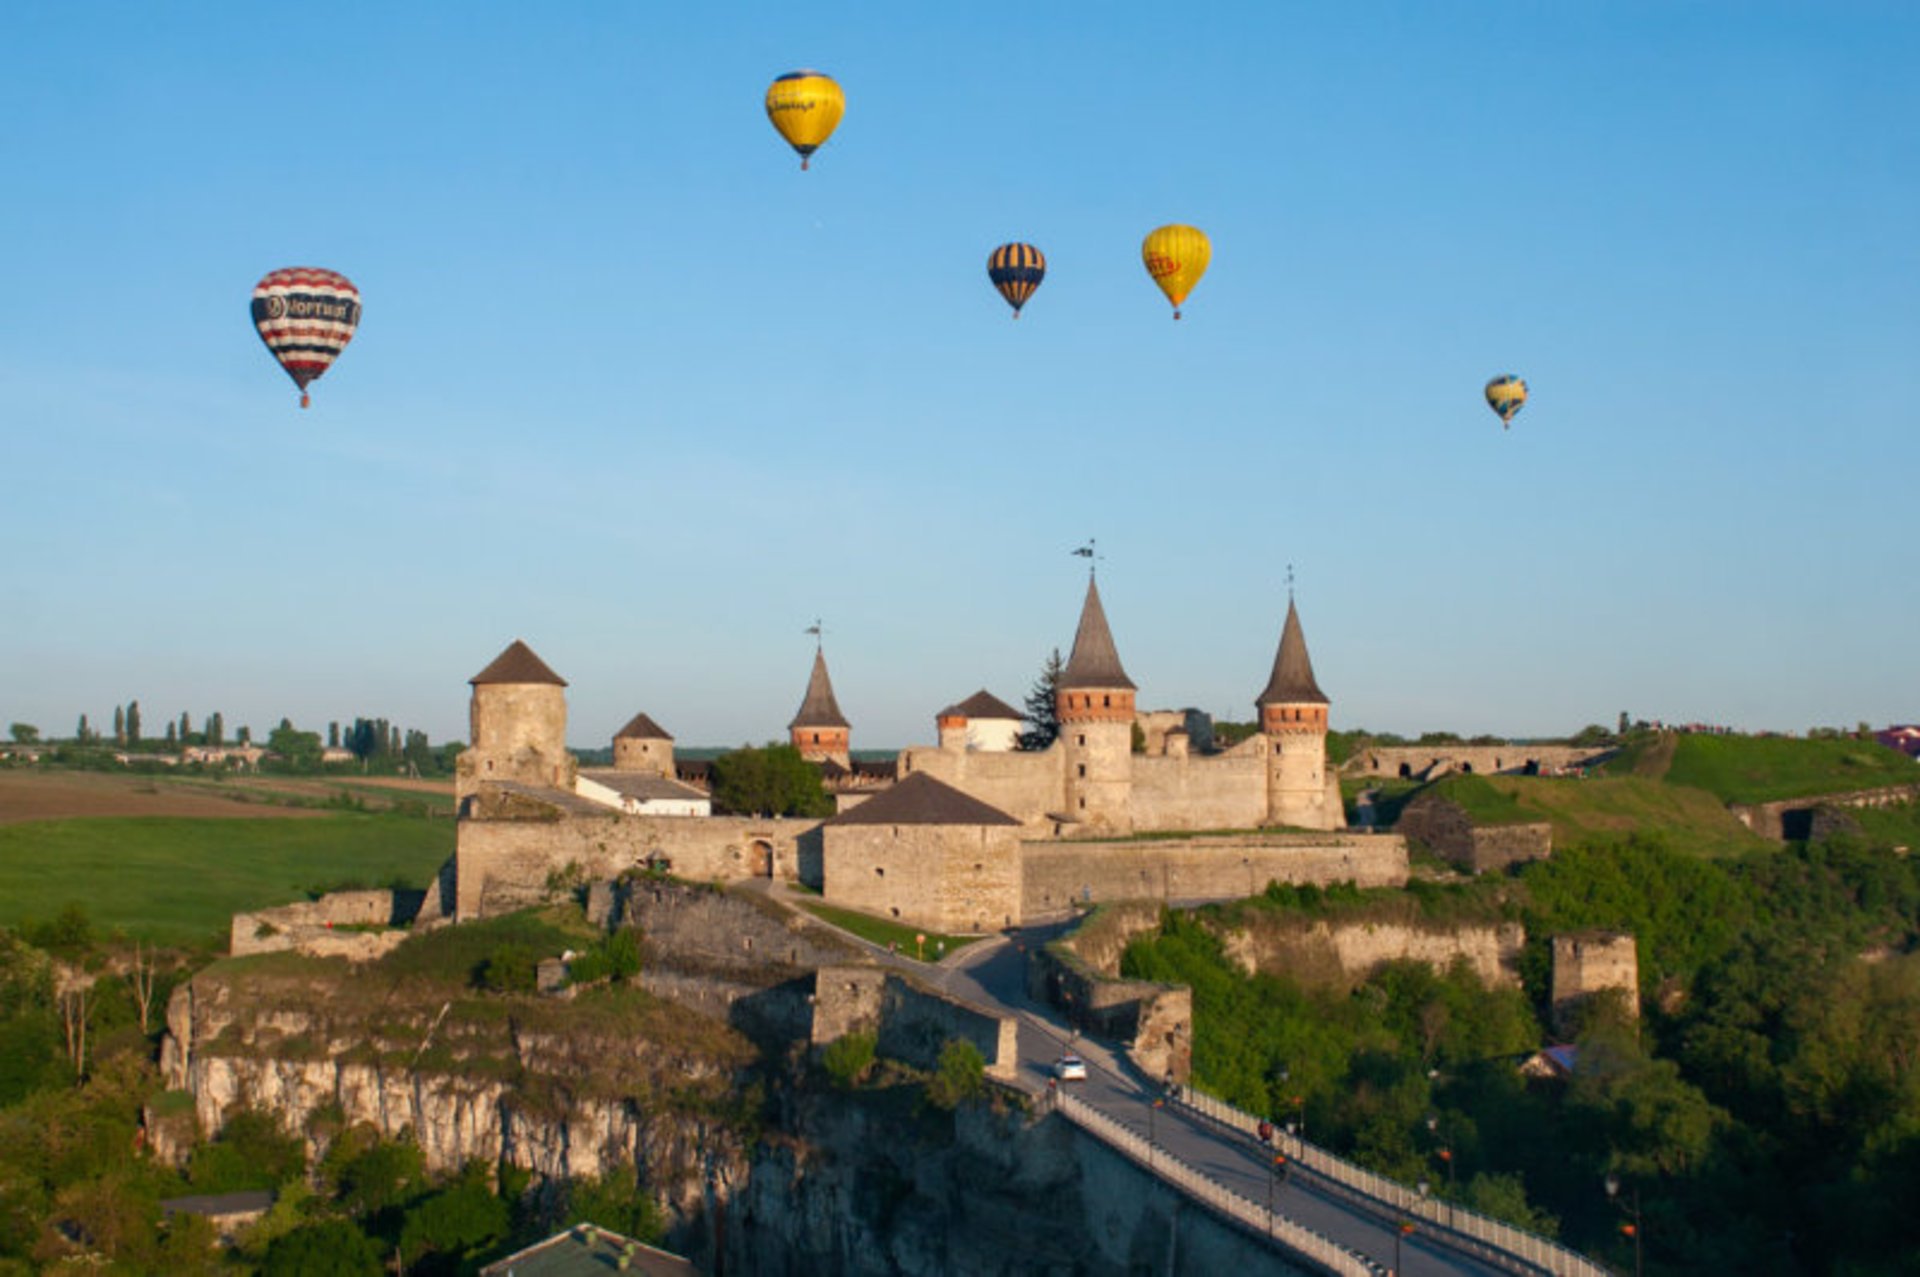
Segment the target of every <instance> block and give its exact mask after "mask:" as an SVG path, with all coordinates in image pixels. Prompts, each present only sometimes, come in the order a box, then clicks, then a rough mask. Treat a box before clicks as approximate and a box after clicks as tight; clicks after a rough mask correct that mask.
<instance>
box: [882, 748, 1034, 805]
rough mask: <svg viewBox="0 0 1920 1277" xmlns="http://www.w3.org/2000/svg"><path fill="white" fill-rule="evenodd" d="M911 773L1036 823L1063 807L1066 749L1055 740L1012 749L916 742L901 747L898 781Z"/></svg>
mask: <svg viewBox="0 0 1920 1277" xmlns="http://www.w3.org/2000/svg"><path fill="white" fill-rule="evenodd" d="M914 772H926V773H927V774H928V775H930V776H932V777H933V778H934V779H935V780H939V781H944V782H946V783H947V784H949V785H952V786H953V787H954V788H955V789H957V790H959V791H960V792H961V793H963V794H969V795H971V796H973V797H975V798H978V799H979V800H980V801H981V802H983V803H986V804H987V805H988V806H990V807H998V808H999V809H1000V810H1001V811H1004V812H1006V813H1007V815H1009V816H1012V817H1013V818H1014V819H1015V820H1018V821H1022V822H1034V821H1039V820H1042V819H1044V818H1046V817H1047V816H1048V815H1050V814H1053V813H1056V812H1064V811H1065V810H1066V807H1067V795H1066V782H1065V779H1064V777H1065V774H1066V751H1065V749H1064V748H1063V747H1062V746H1061V744H1060V742H1058V741H1055V742H1054V743H1053V744H1052V745H1051V746H1049V747H1048V748H1046V749H1043V750H1033V751H1027V752H1020V751H1015V752H1012V753H984V752H975V751H967V752H959V751H955V750H941V749H929V748H927V747H926V746H924V745H916V746H913V747H910V748H908V749H906V750H903V751H901V754H900V779H902V780H905V779H906V778H907V777H908V776H910V775H912V774H913V773H914Z"/></svg>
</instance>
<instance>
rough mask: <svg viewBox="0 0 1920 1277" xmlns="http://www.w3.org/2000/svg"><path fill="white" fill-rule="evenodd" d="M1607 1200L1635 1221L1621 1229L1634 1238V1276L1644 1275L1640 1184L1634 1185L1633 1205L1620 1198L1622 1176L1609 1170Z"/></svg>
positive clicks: (1623, 1225) (1621, 1226) (1622, 1226)
mask: <svg viewBox="0 0 1920 1277" xmlns="http://www.w3.org/2000/svg"><path fill="white" fill-rule="evenodd" d="M1606 1184H1607V1200H1609V1201H1611V1202H1612V1203H1613V1204H1614V1205H1615V1206H1618V1207H1619V1208H1620V1209H1621V1210H1623V1211H1625V1212H1626V1213H1627V1218H1628V1219H1631V1220H1632V1221H1633V1222H1632V1223H1630V1224H1622V1225H1620V1231H1621V1232H1623V1233H1625V1234H1626V1235H1627V1236H1629V1237H1631V1238H1633V1277H1642V1274H1643V1272H1644V1269H1643V1268H1642V1266H1641V1257H1640V1186H1639V1185H1638V1184H1635V1185H1634V1186H1633V1205H1631V1206H1629V1205H1627V1203H1625V1202H1623V1201H1621V1200H1620V1177H1619V1176H1618V1175H1616V1174H1614V1173H1613V1172H1612V1171H1608V1172H1607V1179H1606Z"/></svg>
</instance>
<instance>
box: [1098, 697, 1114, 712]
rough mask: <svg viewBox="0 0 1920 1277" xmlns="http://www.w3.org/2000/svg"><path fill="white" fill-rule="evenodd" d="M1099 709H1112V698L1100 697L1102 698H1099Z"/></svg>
mask: <svg viewBox="0 0 1920 1277" xmlns="http://www.w3.org/2000/svg"><path fill="white" fill-rule="evenodd" d="M1100 708H1101V709H1112V708H1113V697H1111V696H1102V697H1101V698H1100Z"/></svg>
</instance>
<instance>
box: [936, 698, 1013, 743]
mask: <svg viewBox="0 0 1920 1277" xmlns="http://www.w3.org/2000/svg"><path fill="white" fill-rule="evenodd" d="M933 721H934V726H935V728H936V729H937V730H938V731H939V733H940V748H942V749H977V750H984V751H986V752H988V753H1005V752H1006V751H1008V750H1010V749H1014V748H1016V747H1017V746H1018V745H1019V744H1020V724H1021V722H1023V721H1024V720H1023V718H1022V716H1021V713H1020V711H1019V710H1017V709H1015V708H1014V707H1013V706H1011V705H1009V704H1007V703H1006V702H1005V701H1003V700H1001V699H1000V698H999V697H998V696H995V695H994V694H993V693H992V692H989V691H988V690H987V689H986V688H984V687H983V688H981V689H980V690H979V691H977V692H975V693H974V694H973V695H971V696H969V697H967V699H966V700H964V701H956V702H955V703H954V704H952V705H949V706H947V707H946V708H945V709H943V710H941V711H940V712H939V713H938V714H935V715H934V716H933Z"/></svg>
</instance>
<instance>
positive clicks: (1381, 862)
mask: <svg viewBox="0 0 1920 1277" xmlns="http://www.w3.org/2000/svg"><path fill="white" fill-rule="evenodd" d="M1020 854H1021V887H1020V896H1021V917H1022V918H1023V919H1024V920H1026V921H1029V922H1031V921H1034V920H1036V919H1041V918H1048V917H1060V916H1062V915H1064V914H1066V913H1067V912H1068V911H1069V910H1070V909H1071V908H1073V907H1075V906H1078V905H1082V904H1098V903H1101V902H1103V901H1110V900H1157V901H1161V902H1163V903H1171V904H1180V903H1187V904H1197V903H1202V902H1205V901H1209V900H1239V899H1244V898H1245V897H1247V896H1252V895H1258V894H1259V893H1260V892H1262V891H1264V890H1265V889H1266V886H1267V884H1268V883H1269V882H1285V883H1293V884H1306V883H1312V884H1314V885H1316V886H1325V885H1327V884H1329V883H1335V882H1352V883H1354V884H1356V885H1358V886H1361V887H1403V886H1405V885H1406V882H1407V844H1406V840H1405V839H1403V838H1400V837H1398V836H1397V835H1393V834H1277V833H1276V834H1247V835H1226V834H1221V835H1215V836H1207V835H1196V836H1194V837H1192V838H1137V839H1114V840H1084V841H1081V840H1075V841H1061V842H1027V843H1023V844H1021V852H1020Z"/></svg>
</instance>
